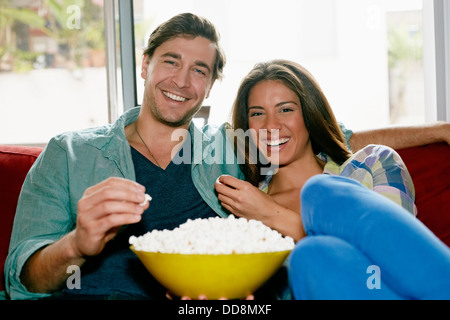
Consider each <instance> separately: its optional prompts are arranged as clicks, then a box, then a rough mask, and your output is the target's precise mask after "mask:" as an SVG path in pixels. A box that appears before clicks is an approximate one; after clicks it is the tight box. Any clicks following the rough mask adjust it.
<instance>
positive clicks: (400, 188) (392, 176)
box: [260, 145, 417, 216]
mask: <svg viewBox="0 0 450 320" xmlns="http://www.w3.org/2000/svg"><path fill="white" fill-rule="evenodd" d="M320 158H321V159H322V160H324V161H325V162H326V165H325V168H324V170H323V173H324V174H331V175H335V176H343V177H347V178H352V179H355V180H357V181H359V182H360V183H361V184H362V185H364V186H366V187H367V188H369V189H371V190H373V191H375V192H377V193H379V194H382V195H383V196H385V197H388V198H389V199H391V200H393V201H394V202H396V203H398V204H399V205H401V206H402V207H403V208H405V209H406V210H408V211H409V212H411V213H412V214H414V215H415V216H416V215H417V208H416V205H415V204H414V199H415V191H414V184H413V181H412V179H411V176H410V175H409V172H408V170H407V168H406V166H405V164H404V162H403V160H402V159H401V158H400V156H399V155H398V153H397V152H396V151H395V150H393V149H391V148H389V147H386V146H382V145H368V146H367V147H365V148H363V149H361V150H359V151H358V152H356V153H354V154H353V156H352V157H350V158H349V159H348V160H347V161H345V162H344V163H343V164H342V165H338V164H337V163H336V162H334V161H333V160H331V159H328V158H327V157H326V156H323V155H320ZM269 182H270V176H268V177H267V178H266V179H265V180H264V181H262V183H261V185H260V189H261V190H263V191H265V192H267V188H268V185H269Z"/></svg>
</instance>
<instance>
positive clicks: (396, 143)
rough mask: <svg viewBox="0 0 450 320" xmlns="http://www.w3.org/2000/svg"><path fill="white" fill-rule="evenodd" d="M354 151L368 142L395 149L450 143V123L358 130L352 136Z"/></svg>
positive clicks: (351, 141)
mask: <svg viewBox="0 0 450 320" xmlns="http://www.w3.org/2000/svg"><path fill="white" fill-rule="evenodd" d="M349 142H350V146H351V148H352V151H353V152H355V151H358V150H360V149H361V148H364V147H365V146H366V145H368V144H382V145H386V146H389V147H391V148H393V149H403V148H409V147H415V146H419V145H423V144H429V143H435V142H447V143H448V144H450V123H449V122H443V121H440V122H434V123H430V124H424V125H414V126H395V127H386V128H381V129H374V130H366V131H357V132H354V133H353V135H352V136H351V138H350V141H349Z"/></svg>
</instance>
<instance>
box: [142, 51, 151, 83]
mask: <svg viewBox="0 0 450 320" xmlns="http://www.w3.org/2000/svg"><path fill="white" fill-rule="evenodd" d="M149 64H150V58H149V56H148V55H146V54H144V55H143V56H142V66H141V77H142V79H144V80H145V79H147V73H148V65H149Z"/></svg>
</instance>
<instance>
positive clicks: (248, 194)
mask: <svg viewBox="0 0 450 320" xmlns="http://www.w3.org/2000/svg"><path fill="white" fill-rule="evenodd" d="M214 187H215V188H216V191H217V193H218V198H219V201H220V202H221V204H222V206H223V207H224V208H225V209H227V210H228V211H230V212H231V213H232V214H234V215H236V216H238V217H243V218H247V219H255V220H261V221H262V222H263V223H264V222H265V221H266V220H267V219H268V218H270V216H271V214H273V212H276V210H277V207H279V205H278V204H277V203H276V202H275V201H274V200H273V199H272V198H271V197H270V196H269V195H268V194H266V193H264V192H263V191H261V190H260V189H258V188H257V187H255V186H253V185H252V184H250V183H249V182H246V181H242V180H239V179H237V178H235V177H232V176H229V175H221V176H220V177H219V178H218V179H217V181H216V183H215V184H214Z"/></svg>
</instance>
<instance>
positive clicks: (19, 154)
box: [0, 146, 42, 291]
mask: <svg viewBox="0 0 450 320" xmlns="http://www.w3.org/2000/svg"><path fill="white" fill-rule="evenodd" d="M41 151H42V148H38V147H22V146H20V147H19V146H0V181H1V184H0V221H1V223H0V261H1V262H0V272H1V273H0V279H1V281H0V291H2V290H4V275H3V268H4V261H5V259H6V256H7V254H8V247H9V239H10V237H11V230H12V224H13V220H14V213H15V212H16V206H17V198H18V196H19V193H20V190H21V188H22V184H23V181H24V180H25V176H26V174H27V172H28V170H29V169H30V167H31V165H32V164H33V163H34V161H35V160H36V158H37V157H38V155H39V154H40V153H41ZM11 213H12V214H11Z"/></svg>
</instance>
